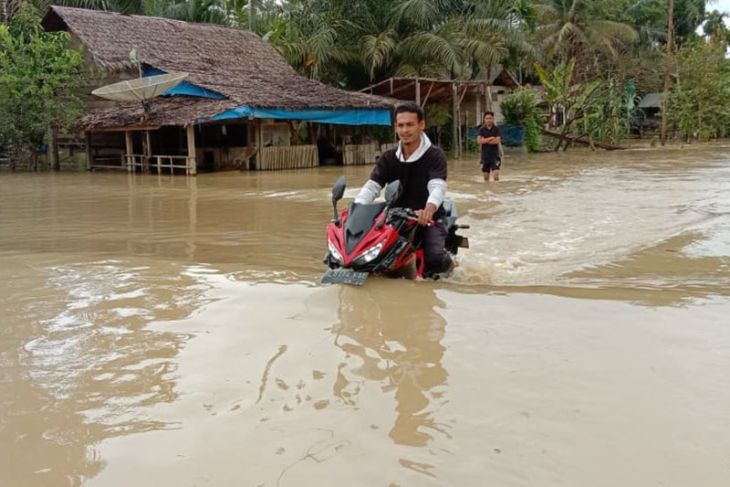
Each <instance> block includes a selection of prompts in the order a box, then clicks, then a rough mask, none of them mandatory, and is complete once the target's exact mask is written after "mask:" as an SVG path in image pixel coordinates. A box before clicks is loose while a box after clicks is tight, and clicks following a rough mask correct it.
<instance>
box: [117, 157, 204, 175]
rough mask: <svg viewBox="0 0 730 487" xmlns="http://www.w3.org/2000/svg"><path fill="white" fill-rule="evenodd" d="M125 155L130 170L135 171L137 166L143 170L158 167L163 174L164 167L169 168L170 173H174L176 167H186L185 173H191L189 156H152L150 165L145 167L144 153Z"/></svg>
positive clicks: (126, 165) (159, 172) (125, 166)
mask: <svg viewBox="0 0 730 487" xmlns="http://www.w3.org/2000/svg"><path fill="white" fill-rule="evenodd" d="M124 157H125V158H126V164H125V165H124V168H125V169H127V170H128V171H134V170H135V169H136V168H140V169H141V170H142V172H148V171H150V170H152V169H157V173H158V174H162V170H163V169H169V170H170V174H173V172H174V171H175V169H184V170H185V174H189V173H190V168H189V166H188V157H187V156H166V155H159V156H150V157H149V167H145V166H146V164H147V161H146V159H147V158H146V157H145V156H144V155H143V154H126V155H125V156H124Z"/></svg>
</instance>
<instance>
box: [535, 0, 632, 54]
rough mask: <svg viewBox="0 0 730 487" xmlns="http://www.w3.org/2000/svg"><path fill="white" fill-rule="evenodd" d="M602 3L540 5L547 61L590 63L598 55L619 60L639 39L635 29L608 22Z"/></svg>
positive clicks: (539, 32)
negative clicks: (629, 45)
mask: <svg viewBox="0 0 730 487" xmlns="http://www.w3.org/2000/svg"><path fill="white" fill-rule="evenodd" d="M602 6H603V4H602V3H601V2H600V1H599V0H545V3H542V4H538V5H536V8H537V9H538V11H539V14H540V15H539V17H540V19H542V22H541V23H540V25H539V26H538V27H537V29H536V31H535V34H536V36H537V39H538V40H539V42H540V43H541V45H542V48H543V50H544V52H545V54H546V57H547V58H557V59H558V60H559V61H567V60H568V59H571V58H575V59H577V60H578V61H579V62H586V61H587V60H590V58H595V56H596V55H603V56H608V57H609V58H615V57H617V55H618V52H619V49H620V48H621V47H623V46H625V45H627V44H630V43H633V42H635V41H636V40H637V39H638V34H637V32H636V30H634V28H633V27H631V26H629V25H627V24H624V23H621V22H616V21H612V20H608V19H607V16H606V14H605V12H604V11H603V9H602Z"/></svg>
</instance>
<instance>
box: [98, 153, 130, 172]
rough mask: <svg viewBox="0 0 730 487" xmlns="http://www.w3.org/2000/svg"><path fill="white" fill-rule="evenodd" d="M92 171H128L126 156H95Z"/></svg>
mask: <svg viewBox="0 0 730 487" xmlns="http://www.w3.org/2000/svg"><path fill="white" fill-rule="evenodd" d="M89 168H90V169H126V166H125V164H124V155H123V154H122V155H116V156H113V155H112V156H94V162H93V164H91V165H90V166H89Z"/></svg>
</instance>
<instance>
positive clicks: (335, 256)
mask: <svg viewBox="0 0 730 487" xmlns="http://www.w3.org/2000/svg"><path fill="white" fill-rule="evenodd" d="M327 247H328V248H329V250H330V255H331V256H332V258H333V259H335V261H336V262H339V263H340V264H342V263H343V262H344V260H343V259H342V255H341V254H340V252H339V251H338V250H337V247H336V246H335V244H333V243H332V240H327Z"/></svg>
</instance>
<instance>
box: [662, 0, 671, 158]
mask: <svg viewBox="0 0 730 487" xmlns="http://www.w3.org/2000/svg"><path fill="white" fill-rule="evenodd" d="M673 33H674V0H669V26H668V28H667V59H666V62H665V64H664V96H663V97H662V135H661V138H662V145H665V144H666V143H667V116H668V111H669V69H670V67H671V65H672V34H673Z"/></svg>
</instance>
